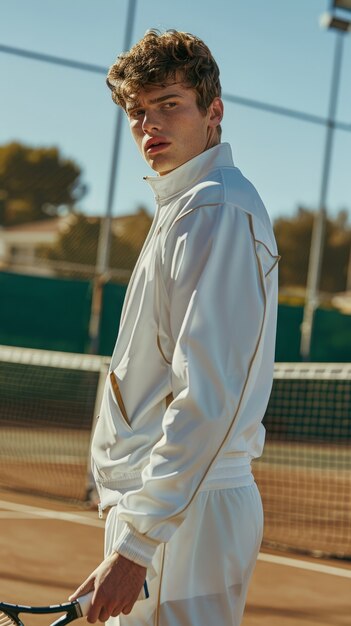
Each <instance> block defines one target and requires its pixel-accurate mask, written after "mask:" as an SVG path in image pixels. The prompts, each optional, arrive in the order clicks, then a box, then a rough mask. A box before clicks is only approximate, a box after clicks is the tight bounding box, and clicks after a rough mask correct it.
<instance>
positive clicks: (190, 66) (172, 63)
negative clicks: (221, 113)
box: [106, 30, 221, 133]
mask: <svg viewBox="0 0 351 626" xmlns="http://www.w3.org/2000/svg"><path fill="white" fill-rule="evenodd" d="M170 79H174V80H179V81H180V82H183V83H184V84H185V85H186V86H188V87H190V88H192V89H194V90H195V92H196V101H197V105H198V107H199V109H200V110H201V111H203V112H204V113H206V111H207V109H208V107H209V106H210V104H211V103H212V102H213V100H214V98H216V97H220V96H221V83H220V80H219V68H218V65H217V63H216V61H215V60H214V58H213V56H212V54H211V51H210V50H209V48H208V47H207V46H206V44H205V43H204V42H203V41H202V40H201V39H199V38H198V37H195V35H191V34H190V33H184V32H180V31H176V30H167V31H166V32H164V33H161V32H159V31H158V30H150V31H148V32H147V33H146V35H144V37H143V38H142V39H141V40H140V41H139V42H138V43H136V44H135V45H134V46H133V47H132V48H131V49H130V50H129V51H128V52H125V53H123V54H120V55H119V56H118V57H117V60H116V62H115V63H114V64H113V65H112V66H111V67H110V69H109V72H108V74H107V78H106V82H107V85H108V86H109V88H110V89H111V91H112V99H113V101H114V102H115V103H116V104H118V105H119V106H121V107H123V108H124V110H126V107H127V102H128V100H129V99H130V97H131V95H132V94H133V95H134V94H137V93H138V92H139V90H140V89H142V88H144V87H146V86H148V85H155V86H156V85H160V86H161V85H163V84H165V83H166V82H167V81H169V80H170ZM217 130H218V132H219V133H220V128H219V127H218V129H217Z"/></svg>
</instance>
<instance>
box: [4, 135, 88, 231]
mask: <svg viewBox="0 0 351 626" xmlns="http://www.w3.org/2000/svg"><path fill="white" fill-rule="evenodd" d="M80 176H81V170H80V168H79V167H78V165H76V164H75V163H74V162H73V161H72V160H70V159H63V158H62V157H61V155H60V153H59V150H58V149H57V148H55V147H53V148H32V147H28V146H24V145H22V144H20V143H17V142H13V143H9V144H7V145H4V146H0V225H2V226H11V225H15V224H20V223H23V222H30V221H35V220H42V219H49V218H50V217H57V216H58V215H60V214H61V213H62V211H63V210H64V211H71V210H72V209H73V206H74V204H75V203H76V202H77V200H78V199H80V198H81V197H82V196H83V195H84V193H85V192H86V188H85V187H84V186H83V185H82V184H81V182H80Z"/></svg>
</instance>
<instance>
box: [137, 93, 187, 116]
mask: <svg viewBox="0 0 351 626" xmlns="http://www.w3.org/2000/svg"><path fill="white" fill-rule="evenodd" d="M182 97H183V96H182V95H181V94H179V93H169V94H167V95H164V96H159V97H158V98H153V99H152V100H149V102H150V104H158V103H159V102H164V101H165V100H169V99H170V98H182ZM141 108H142V105H141V104H140V103H139V102H133V104H132V105H131V106H130V107H129V106H127V112H128V113H129V112H130V111H134V110H135V109H141Z"/></svg>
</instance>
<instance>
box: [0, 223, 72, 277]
mask: <svg viewBox="0 0 351 626" xmlns="http://www.w3.org/2000/svg"><path fill="white" fill-rule="evenodd" d="M71 220H72V216H71V215H67V216H65V217H57V218H53V219H47V220H40V221H35V222H28V223H25V224H18V225H16V226H7V227H2V228H0V269H2V270H11V269H14V268H16V269H17V270H20V271H21V272H24V273H27V272H28V273H30V274H33V273H34V272H33V269H35V270H36V271H35V273H38V274H42V275H46V276H50V275H53V274H54V272H53V271H52V270H50V269H49V268H48V267H44V266H43V267H41V266H40V262H42V259H41V258H40V256H39V250H40V248H41V247H42V246H49V247H51V246H54V245H55V244H56V242H57V239H58V237H59V235H60V234H61V233H62V231H63V230H64V229H65V228H67V226H69V224H70V222H71Z"/></svg>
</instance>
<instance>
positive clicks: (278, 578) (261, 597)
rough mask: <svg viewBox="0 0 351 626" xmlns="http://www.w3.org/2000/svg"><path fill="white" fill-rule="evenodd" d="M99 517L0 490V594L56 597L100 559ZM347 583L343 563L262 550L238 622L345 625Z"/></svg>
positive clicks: (349, 567)
mask: <svg viewBox="0 0 351 626" xmlns="http://www.w3.org/2000/svg"><path fill="white" fill-rule="evenodd" d="M103 524H104V523H103V521H100V520H99V519H98V516H97V513H96V511H89V510H84V509H82V508H78V507H76V506H73V505H69V504H66V503H63V502H60V501H58V500H54V499H48V498H39V497H33V496H29V495H23V494H13V493H10V492H8V491H3V492H0V549H1V555H2V556H1V565H0V598H1V600H5V601H9V602H18V603H22V604H26V603H27V604H50V603H51V604H53V603H57V602H64V601H65V600H66V599H67V596H68V595H69V594H70V593H71V592H72V591H73V590H74V589H75V588H76V586H78V584H80V583H81V582H82V581H83V579H84V578H85V577H86V576H87V575H88V574H89V573H90V572H91V570H92V569H93V568H94V567H95V566H96V565H97V564H98V562H99V561H100V559H101V556H102V549H103ZM350 590H351V563H350V562H347V561H331V560H322V559H313V558H308V557H301V556H298V555H294V554H287V553H283V552H279V553H278V552H276V553H272V552H269V553H268V552H266V551H263V552H262V553H261V555H260V558H259V561H258V563H257V567H256V571H255V573H254V577H253V580H252V584H251V589H250V593H249V598H248V603H247V608H246V613H245V617H244V620H243V624H242V626H258V625H260V626H346V625H349V624H350V609H351V601H350V597H351V594H350ZM48 623H49V620H48V619H47V618H46V617H35V616H31V620H30V622H27V624H28V626H31V625H33V626H35V624H38V626H41V625H43V626H44V624H48ZM213 626H217V625H213ZM218 626H220V625H218Z"/></svg>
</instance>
